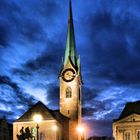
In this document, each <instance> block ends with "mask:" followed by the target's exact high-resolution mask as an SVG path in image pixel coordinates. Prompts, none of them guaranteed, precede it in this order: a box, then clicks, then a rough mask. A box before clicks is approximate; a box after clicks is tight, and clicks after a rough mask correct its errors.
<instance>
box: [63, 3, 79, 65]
mask: <svg viewBox="0 0 140 140" xmlns="http://www.w3.org/2000/svg"><path fill="white" fill-rule="evenodd" d="M69 6H70V7H69V20H68V34H67V43H66V50H65V58H64V65H65V64H66V63H67V61H68V59H70V61H71V63H72V64H73V65H74V67H76V68H77V56H76V43H75V36H74V24H73V17H72V6H71V1H70V5H69Z"/></svg>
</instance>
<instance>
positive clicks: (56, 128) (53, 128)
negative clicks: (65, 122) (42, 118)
mask: <svg viewBox="0 0 140 140" xmlns="http://www.w3.org/2000/svg"><path fill="white" fill-rule="evenodd" d="M52 130H53V131H54V132H55V139H56V140H57V130H58V127H57V125H53V126H52Z"/></svg>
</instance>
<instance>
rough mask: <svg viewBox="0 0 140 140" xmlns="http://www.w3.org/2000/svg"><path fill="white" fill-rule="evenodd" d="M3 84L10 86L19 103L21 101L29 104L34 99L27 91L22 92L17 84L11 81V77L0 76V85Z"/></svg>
mask: <svg viewBox="0 0 140 140" xmlns="http://www.w3.org/2000/svg"><path fill="white" fill-rule="evenodd" d="M2 84H5V85H8V86H10V87H11V88H12V89H13V90H14V91H15V94H16V96H17V99H16V100H17V101H19V103H22V104H24V105H29V104H30V103H31V104H32V103H33V102H34V101H35V100H34V98H33V97H31V96H29V95H28V94H27V93H24V92H23V91H22V90H21V89H20V88H19V86H18V85H17V84H16V83H15V82H13V81H11V79H10V78H9V77H7V76H0V85H2ZM26 94H27V95H28V96H26V97H25V96H24V95H26Z"/></svg>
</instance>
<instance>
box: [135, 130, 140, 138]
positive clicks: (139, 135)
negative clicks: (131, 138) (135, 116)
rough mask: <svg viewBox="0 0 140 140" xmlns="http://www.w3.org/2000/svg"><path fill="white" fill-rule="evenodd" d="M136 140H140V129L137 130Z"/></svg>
mask: <svg viewBox="0 0 140 140" xmlns="http://www.w3.org/2000/svg"><path fill="white" fill-rule="evenodd" d="M136 140H140V130H137V131H136Z"/></svg>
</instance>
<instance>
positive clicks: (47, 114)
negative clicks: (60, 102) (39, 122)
mask: <svg viewBox="0 0 140 140" xmlns="http://www.w3.org/2000/svg"><path fill="white" fill-rule="evenodd" d="M38 113H39V114H41V116H42V118H43V120H57V121H59V122H61V121H62V120H69V118H67V117H66V116H64V115H62V114H61V113H60V112H59V110H57V111H56V110H51V109H49V108H47V107H46V106H45V105H44V104H43V103H42V102H40V101H39V102H37V103H36V104H35V105H33V106H32V107H31V108H30V109H29V110H28V111H27V112H25V113H24V114H23V115H22V116H21V117H20V118H19V119H17V120H16V121H15V122H26V121H33V116H34V115H35V114H38Z"/></svg>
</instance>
